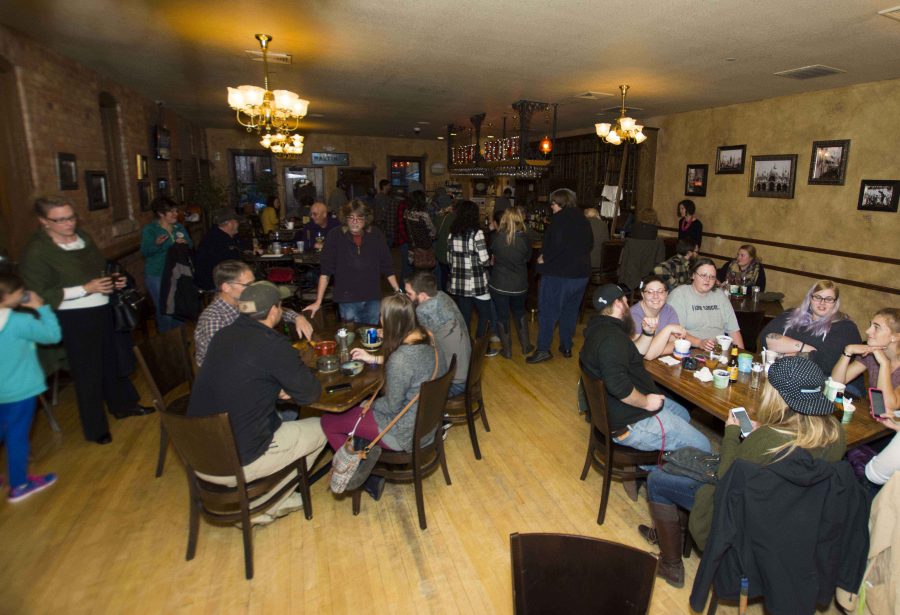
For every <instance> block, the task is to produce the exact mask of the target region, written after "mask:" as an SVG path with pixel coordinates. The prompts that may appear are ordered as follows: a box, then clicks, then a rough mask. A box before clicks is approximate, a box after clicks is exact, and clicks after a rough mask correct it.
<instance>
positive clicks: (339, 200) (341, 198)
mask: <svg viewBox="0 0 900 615" xmlns="http://www.w3.org/2000/svg"><path fill="white" fill-rule="evenodd" d="M349 201H350V199H349V198H348V197H347V182H346V181H345V180H344V179H343V178H341V179H339V180H337V184H335V187H334V191H333V192H332V193H331V194H330V195H329V196H328V211H330V212H331V214H332V215H334V216H339V215H341V209H342V208H343V207H344V205H346V204H347V203H348V202H349Z"/></svg>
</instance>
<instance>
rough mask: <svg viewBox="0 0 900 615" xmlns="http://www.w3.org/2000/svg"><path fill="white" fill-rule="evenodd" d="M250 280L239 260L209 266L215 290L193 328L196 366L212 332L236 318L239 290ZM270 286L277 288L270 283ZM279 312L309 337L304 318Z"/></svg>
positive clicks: (211, 336)
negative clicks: (211, 269)
mask: <svg viewBox="0 0 900 615" xmlns="http://www.w3.org/2000/svg"><path fill="white" fill-rule="evenodd" d="M254 280H255V278H254V276H253V270H252V269H250V267H249V266H248V265H247V264H246V263H243V262H241V261H237V260H227V261H222V262H221V263H219V264H218V265H216V266H215V268H214V269H213V281H214V282H215V285H216V289H218V291H219V292H218V294H217V295H216V298H215V299H214V300H213V301H212V303H210V304H209V305H208V306H206V309H205V310H203V313H202V314H200V318H199V319H197V328H196V329H194V353H195V354H194V358H195V359H196V361H197V366H198V367H199V366H201V365H203V361H204V360H205V359H206V353H207V350H208V348H209V344H210V342H211V341H212V339H213V337H214V336H215V335H216V333H218V332H219V330H221V329H224V328H225V327H227V326H228V325H230V324H231V323H233V322H234V321H235V320H237V317H238V316H239V315H240V309H239V302H240V297H241V293H243V292H244V289H245V288H248V287H249V286H250V285H252V284H253V282H254ZM266 284H268V282H266ZM272 286H273V287H274V288H276V289H277V287H275V286H274V285H272ZM279 296H280V295H279ZM281 312H282V315H283V316H284V320H285V322H292V323H294V326H295V327H296V328H297V334H298V335H299V336H300V337H303V336H306V338H307V339H309V338H310V337H311V336H312V332H313V328H312V325H311V324H310V323H309V321H308V320H306V318H304V317H303V316H301V315H300V314H298V313H297V312H295V311H293V310H281Z"/></svg>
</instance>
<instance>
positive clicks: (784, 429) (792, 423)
mask: <svg viewBox="0 0 900 615" xmlns="http://www.w3.org/2000/svg"><path fill="white" fill-rule="evenodd" d="M756 420H757V421H758V422H759V425H760V427H762V426H768V427H770V428H771V429H772V430H774V431H776V432H778V433H780V434H784V435H786V436H790V438H791V439H790V440H789V441H788V442H785V443H784V444H782V445H780V446H776V447H774V448H770V449H769V450H768V451H767V452H768V453H769V454H770V455H772V462H775V461H778V460H779V459H783V458H784V457H787V456H788V455H790V454H791V453H793V452H794V451H795V450H796V449H798V448H802V449H805V450H812V449H819V448H825V447H826V446H829V445H831V444H833V443H835V442H837V441H838V440H839V439H840V437H841V424H840V423H838V421H837V419H836V418H834V416H833V415H830V414H829V415H827V416H810V415H808V414H800V413H799V412H794V411H793V410H791V408H790V407H789V406H788V405H787V402H785V401H784V399H783V398H782V397H781V395H780V394H779V393H778V391H777V390H776V389H775V387H773V386H772V385H771V384H770V383H769V381H768V380H767V381H766V384H765V386H764V388H763V395H762V403H761V404H760V407H759V410H758V411H757V412H756Z"/></svg>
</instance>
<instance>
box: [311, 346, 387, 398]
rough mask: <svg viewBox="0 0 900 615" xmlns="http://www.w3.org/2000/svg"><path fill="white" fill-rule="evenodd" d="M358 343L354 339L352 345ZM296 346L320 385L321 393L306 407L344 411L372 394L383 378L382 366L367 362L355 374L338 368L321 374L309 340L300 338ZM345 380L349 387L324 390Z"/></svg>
mask: <svg viewBox="0 0 900 615" xmlns="http://www.w3.org/2000/svg"><path fill="white" fill-rule="evenodd" d="M328 339H334V336H330V337H328ZM358 345H359V344H358V339H357V340H354V343H353V346H354V347H357V346H358ZM298 346H299V348H298V351H299V352H300V356H301V358H302V359H303V362H304V363H306V364H307V365H308V366H309V367H310V369H312V370H313V373H315V375H316V378H317V379H318V380H319V384H321V385H322V395H321V396H319V399H318V400H316V401H314V402H313V403H311V404H307V405H306V407H307V408H313V409H315V410H321V411H322V412H344V411H346V410H349V409H350V408H352V407H354V406H356V405H357V404H359V403H360V402H362V401H363V400H364V399H366V398H367V397H369V396H370V395H372V393H374V392H375V389H377V388H378V386H379V385H380V384H381V382H382V380H383V379H384V366H383V365H379V364H368V363H367V364H366V366H365V367H364V368H363V371H362V372H360V373H359V374H358V375H356V376H345V375H344V374H343V373H342V372H341V371H340V370H338V371H336V372H332V373H330V374H323V373H322V372H320V371H318V370H317V369H316V360H317V359H318V358H319V357H317V356H316V355H315V353H314V352H313V349H312V347H311V346H310V345H309V342H307V341H306V340H301V341H299V342H297V343H296V344H295V348H296V347H298ZM346 382H349V383H350V385H351V386H350V388H349V389H345V390H343V391H338V392H336V393H326V392H325V389H326V388H327V387H329V386H332V385H335V384H342V383H346Z"/></svg>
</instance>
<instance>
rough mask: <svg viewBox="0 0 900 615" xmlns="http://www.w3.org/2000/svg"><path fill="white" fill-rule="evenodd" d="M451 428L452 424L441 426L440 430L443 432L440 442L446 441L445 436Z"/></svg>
mask: <svg viewBox="0 0 900 615" xmlns="http://www.w3.org/2000/svg"><path fill="white" fill-rule="evenodd" d="M451 427H453V423H444V424H443V425H441V430H442V431H443V432H444V434H443V435H442V436H441V439H442V440H446V439H447V434H448V433H449V432H450V428H451Z"/></svg>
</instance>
